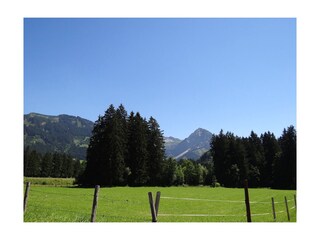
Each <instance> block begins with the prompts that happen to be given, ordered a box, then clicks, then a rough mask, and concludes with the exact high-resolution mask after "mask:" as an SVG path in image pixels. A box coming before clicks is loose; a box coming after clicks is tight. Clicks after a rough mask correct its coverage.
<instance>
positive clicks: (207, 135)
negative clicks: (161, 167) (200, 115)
mask: <svg viewBox="0 0 320 240" xmlns="http://www.w3.org/2000/svg"><path fill="white" fill-rule="evenodd" d="M211 138H212V133H211V132H209V131H208V130H206V129H203V128H198V129H197V130H195V131H194V132H193V133H192V134H190V136H189V137H187V138H186V139H184V140H183V141H181V140H179V139H174V140H173V139H172V137H171V138H165V145H166V155H167V156H168V157H173V158H176V159H182V158H189V159H194V160H197V159H199V158H200V157H201V156H202V155H203V154H204V153H205V152H207V151H208V150H209V149H210V141H211Z"/></svg>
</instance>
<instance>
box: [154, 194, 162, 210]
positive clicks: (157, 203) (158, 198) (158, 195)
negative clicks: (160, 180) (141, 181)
mask: <svg viewBox="0 0 320 240" xmlns="http://www.w3.org/2000/svg"><path fill="white" fill-rule="evenodd" d="M160 195H161V192H157V196H156V203H155V210H156V216H158V211H159V204H160Z"/></svg>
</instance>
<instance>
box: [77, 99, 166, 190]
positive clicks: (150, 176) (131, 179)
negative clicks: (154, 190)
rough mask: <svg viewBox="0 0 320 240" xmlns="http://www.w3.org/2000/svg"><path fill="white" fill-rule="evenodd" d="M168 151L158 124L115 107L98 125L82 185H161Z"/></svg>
mask: <svg viewBox="0 0 320 240" xmlns="http://www.w3.org/2000/svg"><path fill="white" fill-rule="evenodd" d="M164 155H165V147H164V139H163V133H162V131H161V130H160V128H159V124H158V123H157V121H156V120H155V119H154V118H153V117H150V119H149V120H148V121H147V120H146V119H145V118H143V117H142V116H141V115H140V114H139V112H137V113H134V112H131V113H130V115H129V116H128V114H127V112H126V110H125V108H124V106H123V105H120V106H119V107H118V108H117V109H115V108H114V106H113V105H110V107H109V108H108V109H107V110H106V112H105V114H104V115H103V116H99V119H98V120H97V121H96V122H95V125H94V128H93V131H92V137H91V138H90V143H89V147H88V150H87V166H86V169H85V171H84V174H83V175H82V176H81V177H80V178H79V179H78V183H79V184H80V185H95V184H100V185H105V186H118V185H130V186H144V185H159V184H160V182H161V181H162V179H161V175H162V167H163V162H164Z"/></svg>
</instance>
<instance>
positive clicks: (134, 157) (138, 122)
mask: <svg viewBox="0 0 320 240" xmlns="http://www.w3.org/2000/svg"><path fill="white" fill-rule="evenodd" d="M147 141H148V125H147V122H146V120H145V119H143V118H142V117H141V116H140V113H139V112H137V113H136V114H135V115H134V113H133V112H131V113H130V116H129V122H128V159H127V164H128V167H129V168H130V171H131V174H130V176H129V177H128V183H129V185H131V186H143V185H146V183H147V182H148V180H149V179H148V173H147V159H148V151H147V144H148V143H147Z"/></svg>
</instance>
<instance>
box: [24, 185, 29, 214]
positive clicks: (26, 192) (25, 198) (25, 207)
mask: <svg viewBox="0 0 320 240" xmlns="http://www.w3.org/2000/svg"><path fill="white" fill-rule="evenodd" d="M29 190H30V182H27V185H26V190H25V192H24V199H23V212H24V213H25V211H26V209H27V202H28V197H29Z"/></svg>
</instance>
